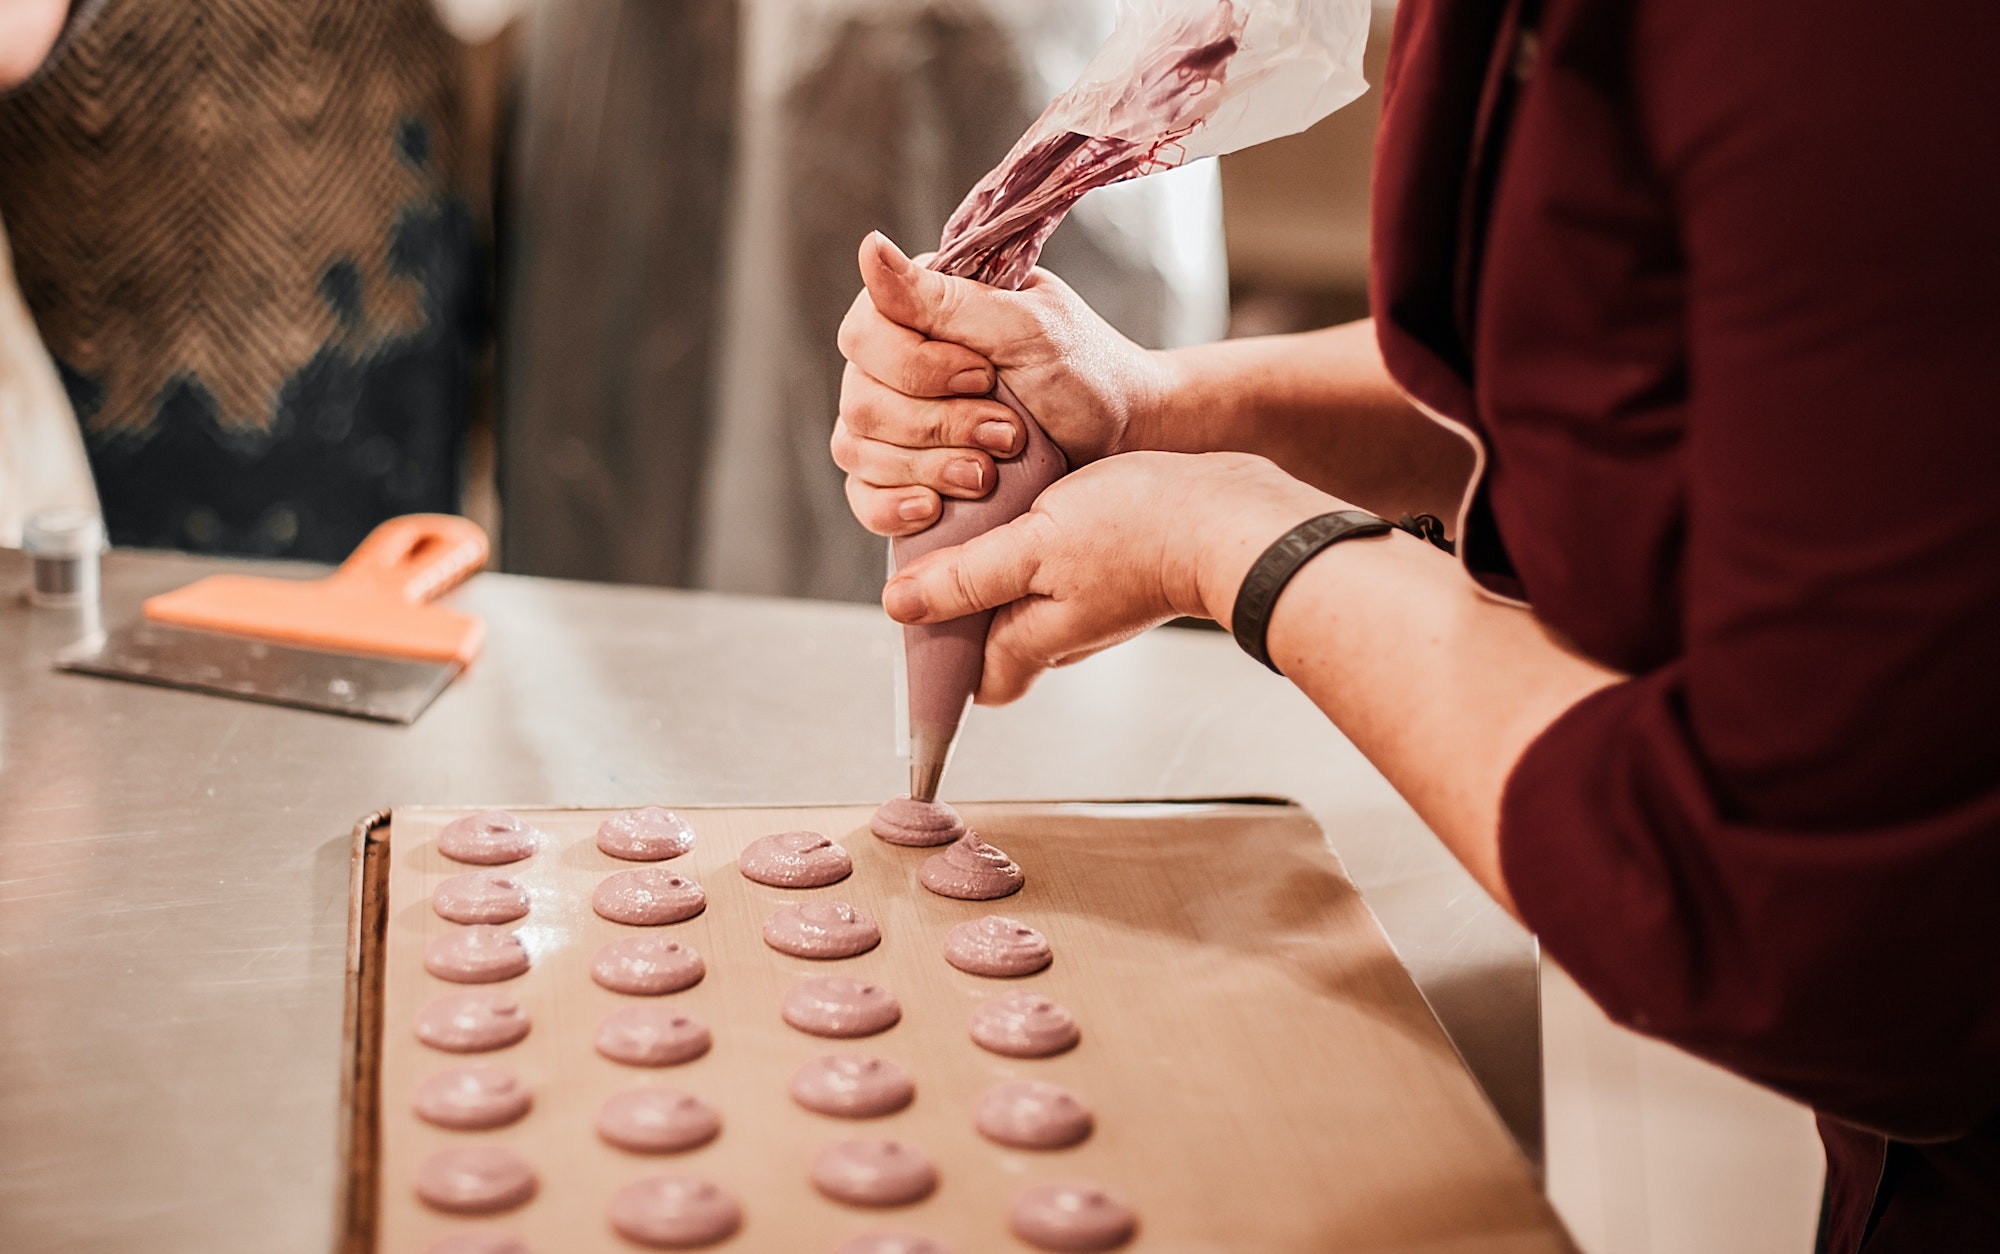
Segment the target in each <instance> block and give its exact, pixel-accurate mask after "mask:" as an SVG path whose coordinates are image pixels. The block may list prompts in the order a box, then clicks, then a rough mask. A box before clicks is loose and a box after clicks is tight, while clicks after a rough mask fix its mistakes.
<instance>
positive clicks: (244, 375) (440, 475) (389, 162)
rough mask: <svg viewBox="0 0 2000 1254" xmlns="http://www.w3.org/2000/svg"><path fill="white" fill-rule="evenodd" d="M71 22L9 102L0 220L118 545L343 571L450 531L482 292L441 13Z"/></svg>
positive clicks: (101, 6) (157, 15)
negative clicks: (365, 556) (400, 536)
mask: <svg viewBox="0 0 2000 1254" xmlns="http://www.w3.org/2000/svg"><path fill="white" fill-rule="evenodd" d="M66 16H67V18H68V28H67V30H66V31H65V32H64V34H63V36H62V41H61V44H60V45H59V46H58V47H56V49H55V50H54V53H53V55H52V56H50V57H49V58H48V60H47V64H46V65H45V66H44V68H42V69H40V70H39V72H36V73H35V74H34V75H33V77H32V78H30V79H29V80H28V81H26V82H25V83H22V84H21V85H20V86H18V87H17V88H16V90H14V91H13V92H12V93H11V94H9V95H8V96H7V97H6V98H5V99H0V220H4V221H5V222H6V224H7V228H8V231H9V235H10V243H11V245H12V250H13V261H14V269H15V275H16V278H17V280H18V283H19V291H20V294H21V297H22V298H23V300H24V301H25V304H26V309H27V311H28V312H29V314H30V315H31V316H32V318H33V321H34V324H35V327H36V329H37V330H38V332H39V336H40V339H41V341H42V343H43V344H44V345H45V346H46V348H47V352H48V356H49V358H50V359H51V360H52V362H53V365H54V367H55V369H56V371H57V372H58V374H59V377H60V379H61V383H62V389H61V391H62V397H61V402H62V403H66V405H67V407H68V409H69V411H70V419H71V422H72V423H73V426H74V429H75V430H77V431H80V433H81V436H82V445H83V448H84V450H85V451H86V453H87V455H88V459H89V467H90V471H91V475H92V477H93V479H94V480H95V486H96V491H97V496H98V498H99V499H100V501H101V502H102V509H103V513H104V518H105V523H106V527H107V530H108V532H109V534H110V538H111V540H112V542H113V543H116V544H125V545H142V546H150V547H165V548H178V549H187V550H191V551H196V552H207V553H229V554H248V555H262V556H286V557H300V558H314V559H319V560H337V559H339V558H341V557H344V556H345V555H346V554H347V553H348V552H349V551H350V550H351V549H352V548H353V547H354V545H355V544H356V543H357V542H358V541H359V540H360V539H361V537H362V536H363V535H365V534H366V533H367V532H368V531H369V530H370V529H371V528H372V527H374V526H375V525H376V524H377V523H379V522H381V521H382V520H384V519H386V518H388V517H391V516H393V515H396V514H402V513H409V512H413V511H425V510H444V511H450V510H455V509H457V508H458V505H459V497H460V479H461V454H462V449H463V443H464V438H465V431H466V427H467V421H468V414H469V411H470V406H471V401H472V395H473V384H474V371H475V366H476V363H477V358H478V353H479V345H480V342H481V337H482V335H483V333H484V326H485V315H484V307H485V299H484V294H485V291H486V287H487V284H486V281H485V278H484V271H483V269H482V260H481V248H480V242H479V238H478V231H477V228H476V224H475V216H474V208H473V202H474V201H476V199H477V197H473V198H471V199H469V198H468V196H467V195H466V191H465V183H464V180H463V175H464V174H466V173H467V172H468V170H470V171H473V172H476V171H477V170H478V168H479V163H478V162H476V161H473V162H468V161H467V160H466V159H465V157H464V150H465V148H466V134H465V128H466V122H467V110H466V108H465V101H464V98H463V96H464V89H465V85H466V81H467V77H468V76H467V69H466V64H465V60H464V53H463V50H462V47H461V44H460V42H459V41H458V40H457V39H456V38H455V37H454V36H453V35H452V34H451V33H450V31H448V30H447V28H446V27H445V25H444V24H443V22H442V21H441V20H440V16H439V13H438V12H437V11H435V10H434V9H433V7H432V5H431V4H430V2H429V0H246V2H244V3H233V4H213V3H206V2H205V0H151V2H145V3H142V2H139V0H108V2H105V3H96V2H95V0H90V2H88V3H82V4H78V5H76V6H75V7H74V8H73V9H72V10H71V11H70V12H69V13H68V14H67V15H66ZM16 20H20V21H25V19H24V18H19V17H17V19H16ZM26 46H27V45H25V44H20V45H14V46H12V47H10V49H9V58H10V61H11V62H14V63H17V64H15V65H14V67H13V69H14V72H15V75H16V77H17V78H18V77H19V69H20V68H21V67H22V66H24V65H26V64H27V63H29V62H34V63H36V64H40V63H41V61H42V58H41V57H39V56H34V55H28V54H23V53H22V49H24V48H26ZM42 409H43V421H42V422H41V423H40V426H39V429H42V430H47V429H48V423H47V421H46V418H47V414H46V407H45V406H44V407H42ZM16 425H22V426H25V423H21V422H18V421H17V424H16Z"/></svg>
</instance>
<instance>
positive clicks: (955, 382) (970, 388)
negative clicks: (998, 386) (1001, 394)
mask: <svg viewBox="0 0 2000 1254" xmlns="http://www.w3.org/2000/svg"><path fill="white" fill-rule="evenodd" d="M951 390H952V391H954V392H956V393H958V394H959V395H960V396H984V395H986V394H987V393H988V392H991V391H992V390H993V376H992V375H990V374H988V373H986V372H985V371H984V370H978V369H973V370H961V371H959V372H958V373H957V374H955V375H953V376H952V377H951Z"/></svg>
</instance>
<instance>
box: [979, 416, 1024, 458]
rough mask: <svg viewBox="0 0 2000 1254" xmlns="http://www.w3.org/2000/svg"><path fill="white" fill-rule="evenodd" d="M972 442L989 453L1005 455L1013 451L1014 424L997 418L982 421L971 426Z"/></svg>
mask: <svg viewBox="0 0 2000 1254" xmlns="http://www.w3.org/2000/svg"><path fill="white" fill-rule="evenodd" d="M972 442H973V443H974V444H977V445H978V446H979V447H980V448H983V449H985V450H986V451H987V452H989V453H998V454H1000V455H1001V456H1002V457H1005V456H1006V455H1007V454H1009V453H1012V452H1013V451H1014V424H1013V423H1011V422H1001V421H999V420H998V419H995V420H994V421H992V422H982V423H980V424H979V425H978V426H977V427H974V428H973V430H972Z"/></svg>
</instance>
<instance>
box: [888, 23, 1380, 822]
mask: <svg viewBox="0 0 2000 1254" xmlns="http://www.w3.org/2000/svg"><path fill="white" fill-rule="evenodd" d="M1369 8H1370V0H1121V3H1120V4H1119V6H1118V21H1117V25H1116V27H1115V28H1114V29H1113V30H1112V33H1111V38H1110V39H1108V40H1107V41H1105V44H1104V46H1103V47H1102V48H1100V49H1098V52H1097V55H1096V56H1094V57H1092V58H1091V61H1090V64H1089V65H1087V66H1085V67H1084V71H1083V75H1082V77H1080V78H1079V79H1078V80H1077V82H1076V84H1075V85H1074V86H1072V87H1071V88H1070V89H1069V90H1068V91H1066V92H1064V93H1063V94H1062V95H1060V96H1058V97H1057V98H1056V99H1055V101H1054V102H1053V103H1052V104H1050V105H1049V107H1048V108H1047V109H1046V110H1044V111H1043V113H1042V116H1041V117H1040V118H1038V119H1036V121H1035V124H1034V125H1033V126H1031V127H1029V128H1028V131H1027V133H1026V134H1025V135H1023V136H1021V138H1020V140H1019V141H1018V142H1017V143H1016V144H1015V145H1014V148H1013V151H1011V152H1009V153H1008V154H1007V158H1006V160H1004V161H1002V162H1001V163H1000V164H999V165H998V166H995V167H994V168H993V170H992V171H991V172H990V173H988V174H987V175H986V177H985V178H983V179H981V180H979V183H978V185H977V186H975V187H974V188H973V189H972V191H971V192H970V193H969V194H968V195H967V196H966V198H965V200H964V202H963V203H961V204H960V205H959V207H958V209H957V210H956V211H955V212H954V213H953V214H952V215H951V220H950V221H949V222H947V223H946V224H945V228H944V238H943V240H942V242H941V243H940V245H939V248H938V252H937V255H936V256H934V257H933V258H932V259H931V261H930V268H931V269H933V270H937V271H940V272H942V273H945V274H952V275H957V276H959V277H961V278H968V279H976V280H978V281H980V282H982V283H989V284H992V285H993V286H995V287H1003V288H1007V289H1008V290H1010V291H1011V290H1017V289H1019V288H1020V286H1021V284H1023V283H1025V282H1026V281H1027V278H1028V274H1029V272H1030V271H1031V270H1033V269H1034V267H1035V261H1036V259H1037V258H1039V257H1040V256H1041V252H1042V245H1043V244H1044V243H1045V242H1047V240H1048V238H1049V235H1050V233H1051V232H1053V231H1054V230H1055V229H1056V226H1057V224H1058V223H1060V222H1061V221H1062V219H1063V215H1064V214H1066V213H1068V212H1069V209H1070V206H1071V205H1074V204H1075V203H1076V202H1077V200H1078V199H1079V198H1081V197H1082V196H1083V194H1084V193H1085V192H1087V191H1089V190H1091V189H1092V188H1095V187H1104V186H1107V185H1109V184H1111V183H1119V182H1123V181H1124V180H1126V179H1130V178H1138V177H1139V176H1141V175H1145V174H1153V173H1156V172H1158V171H1160V170H1170V169H1173V168H1174V167H1176V166H1179V165H1183V164H1185V163H1186V162H1188V161H1192V160H1195V159H1197V158H1200V157H1211V156H1217V155H1220V154H1222V153H1225V152H1234V151H1236V150H1237V149H1239V148H1247V147H1249V146H1250V145H1252V144H1259V143H1262V142H1264V141H1265V140H1267V139H1275V138H1277V137H1278V136H1280V135H1289V134H1291V133H1293V132H1294V131H1301V130H1304V129H1305V128H1306V127H1308V126H1311V125H1312V124H1313V123H1314V122H1317V121H1319V120H1320V119H1321V118H1323V117H1325V116H1326V115H1327V114H1329V113H1332V112H1333V111H1334V110H1335V109H1338V108H1339V107H1341V106H1342V105H1344V104H1347V103H1348V102H1349V101H1352V100H1353V99H1355V98H1356V97H1357V96H1359V95H1360V94H1361V93H1362V92H1363V91H1364V90H1366V88H1367V84H1366V83H1365V82H1364V81H1363V80H1362V77H1361V54H1362V49H1363V46H1364V45H1365V44H1366V42H1367V38H1368V16H1369ZM993 396H994V399H996V400H998V401H1000V402H1002V403H1003V404H1005V405H1006V406H1007V407H1008V408H1009V409H1012V410H1013V411H1014V412H1015V413H1016V414H1019V415H1020V416H1021V419H1022V425H1023V427H1024V428H1025V430H1026V433H1027V439H1026V440H1025V442H1024V444H1023V448H1022V451H1021V452H1020V453H1019V454H1017V455H1016V456H1014V457H1012V458H1010V459H1008V460H1006V461H1002V462H998V463H997V464H996V465H997V472H998V473H997V479H996V482H995V485H994V488H993V491H992V492H991V493H989V494H988V495H987V496H985V497H983V498H981V499H979V500H976V501H964V500H954V499H951V498H946V499H945V501H944V504H943V508H942V511H941V512H940V514H939V516H938V521H937V522H936V523H934V524H932V525H931V526H930V527H928V528H926V529H925V530H923V531H920V532H918V533H917V534H916V535H913V536H902V537H898V538H897V539H896V540H894V541H892V543H891V549H890V551H891V554H892V556H893V558H894V561H895V564H896V565H897V567H899V568H900V567H902V566H903V565H905V564H907V563H909V562H912V561H914V560H916V559H917V558H918V557H921V556H922V555H924V554H925V553H929V552H931V551H932V550H934V549H941V548H946V547H949V546H951V545H956V544H963V543H964V542H965V541H967V540H969V539H971V538H972V537H973V536H976V535H979V534H980V533H982V532H985V531H990V530H991V529H993V528H994V527H997V526H999V525H1001V524H1002V523H1005V522H1009V521H1011V520H1012V519H1014V518H1017V517H1019V516H1020V515H1021V514H1023V513H1025V512H1026V511H1027V509H1028V507H1029V506H1030V505H1032V504H1034V501H1035V498H1036V497H1037V496H1039V495H1041V492H1042V489H1043V488H1046V487H1047V486H1048V485H1049V484H1051V483H1053V482H1054V481H1055V480H1056V479H1057V478H1059V477H1060V476H1062V475H1063V474H1065V473H1067V472H1068V470H1069V462H1068V460H1067V459H1066V458H1065V457H1064V456H1063V453H1062V450H1060V449H1058V448H1057V447H1056V446H1055V445H1054V443H1052V442H1051V441H1050V440H1049V438H1048V437H1047V436H1046V435H1044V434H1043V433H1042V429H1041V427H1040V426H1039V425H1038V424H1037V423H1036V422H1035V420H1034V418H1033V416H1032V415H1030V414H1029V413H1028V411H1027V409H1026V408H1025V407H1024V406H1023V405H1022V404H1021V402H1020V400H1019V399H1018V398H1017V397H1015V395H1014V394H1013V392H1011V391H1010V390H1008V387H1007V384H1006V382H1005V381H1004V380H1002V381H1000V382H999V384H998V386H996V387H995V388H994V391H993ZM992 621H993V614H992V612H991V611H987V612H985V613H982V614H973V615H968V616H966V617H964V618H960V619H955V620H953V621H951V622H948V623H938V624H929V625H924V626H916V627H905V628H904V629H903V648H904V657H905V664H906V665H907V667H908V679H909V733H910V795H911V796H913V797H916V798H917V799H919V800H923V801H928V800H932V799H934V798H935V797H936V795H937V786H938V781H939V780H940V779H941V778H942V777H943V775H944V768H945V763H946V762H947V760H948V759H949V757H950V753H951V746H952V742H953V741H954V740H955V739H956V738H957V735H958V725H959V722H960V720H961V719H962V718H963V717H964V715H965V707H966V705H967V704H968V703H969V702H970V701H971V700H972V696H973V694H974V693H975V692H977V691H978V689H979V679H980V673H981V671H982V670H983V669H984V658H985V651H986V632H987V629H988V628H989V627H990V626H991V625H992Z"/></svg>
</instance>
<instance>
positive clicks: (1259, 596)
mask: <svg viewBox="0 0 2000 1254" xmlns="http://www.w3.org/2000/svg"><path fill="white" fill-rule="evenodd" d="M1394 530H1396V524H1395V523H1392V522H1390V521H1389V520H1388V519H1386V518H1378V517H1376V516H1375V515H1373V514H1370V513H1367V512H1365V511H1363V510H1358V509H1343V510H1338V511H1336V512H1334V513H1331V514H1321V515H1320V516H1319V517H1317V518H1308V519H1306V520H1305V521H1304V522H1302V523H1300V524H1299V525H1298V526H1296V527H1294V528H1292V529H1291V530H1290V531H1287V532H1286V533H1285V534H1284V535H1281V536H1279V537H1278V538H1277V540H1276V541H1274V542H1273V543H1272V545H1271V547H1270V548H1268V549H1265V550H1264V552H1263V555H1262V556H1261V557H1259V558H1258V559H1257V560H1256V562H1254V563H1253V564H1252V565H1251V567H1250V573H1249V574H1247V575H1245V576H1244V577H1243V586H1242V587H1241V588H1238V589H1237V590H1236V608H1235V609H1234V610H1232V611H1231V612H1230V615H1229V629H1230V631H1231V632H1232V633H1233V634H1234V635H1235V636H1236V643H1237V644H1240V645H1242V646H1243V651H1244V652H1245V653H1248V654H1249V655H1250V656H1251V657H1254V658H1256V659H1257V660H1258V661H1259V662H1262V663H1263V664H1264V665H1266V666H1269V667H1270V668H1271V670H1272V671H1274V672H1277V671H1278V668H1277V666H1276V665H1274V664H1273V663H1272V661H1271V653H1270V650H1269V649H1267V648H1266V647H1265V644H1264V633H1265V632H1266V631H1267V630H1269V629H1270V625H1271V610H1272V608H1273V607H1275V606H1276V605H1277V604H1278V594H1279V593H1281V592H1283V591H1284V590H1285V585H1286V584H1288V583H1290V582H1291V581H1292V576H1293V575H1296V574H1298V573H1299V571H1300V569H1301V568H1303V567H1304V566H1305V564H1306V563H1307V562H1309V561H1311V560H1312V559H1313V557H1314V556H1315V555H1316V554H1318V553H1319V551H1320V550H1321V549H1324V548H1326V547H1327V546H1328V545H1330V544H1338V543H1340V542H1341V541H1342V540H1352V539H1355V538H1357V537H1359V536H1379V535H1383V534H1386V533H1387V532H1391V531H1394ZM1278 673H1280V674H1282V673H1283V672H1278Z"/></svg>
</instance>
